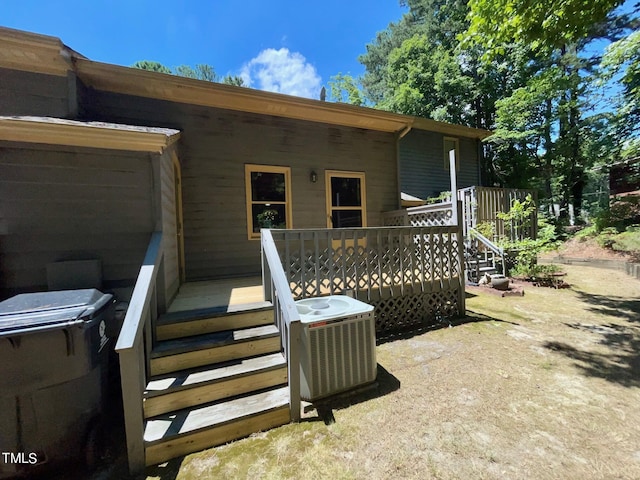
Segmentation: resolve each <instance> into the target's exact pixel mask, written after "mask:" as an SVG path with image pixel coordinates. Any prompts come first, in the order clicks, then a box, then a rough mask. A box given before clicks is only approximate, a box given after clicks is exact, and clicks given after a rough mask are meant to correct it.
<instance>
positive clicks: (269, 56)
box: [240, 48, 322, 98]
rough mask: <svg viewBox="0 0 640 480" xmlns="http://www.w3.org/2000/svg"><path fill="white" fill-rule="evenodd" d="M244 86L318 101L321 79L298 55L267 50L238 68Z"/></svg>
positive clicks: (282, 50) (284, 51)
mask: <svg viewBox="0 0 640 480" xmlns="http://www.w3.org/2000/svg"><path fill="white" fill-rule="evenodd" d="M240 76H241V77H242V79H243V80H244V83H245V85H248V86H250V87H253V88H258V89H260V90H266V91H268V92H277V93H286V94H289V95H295V96H298V97H306V98H318V97H319V95H320V89H321V88H322V79H321V78H320V75H318V72H317V71H316V68H315V67H314V66H313V65H312V64H311V63H308V62H307V59H306V58H304V56H303V55H302V54H300V53H298V52H290V51H289V49H287V48H281V49H279V50H275V49H273V48H267V49H266V50H263V51H261V52H260V53H259V54H258V56H256V57H255V58H253V59H251V60H250V61H249V62H248V63H247V64H245V66H244V67H243V68H242V72H241V73H240Z"/></svg>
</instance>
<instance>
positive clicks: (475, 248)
mask: <svg viewBox="0 0 640 480" xmlns="http://www.w3.org/2000/svg"><path fill="white" fill-rule="evenodd" d="M465 262H466V272H467V280H468V281H469V282H471V283H477V282H478V281H479V280H480V272H481V266H480V264H481V263H482V262H484V263H485V264H487V265H486V266H487V267H490V268H492V269H493V270H497V271H499V272H501V273H502V274H505V275H506V273H507V267H506V254H505V252H504V249H503V248H501V247H499V246H497V245H496V244H495V243H493V242H492V241H491V240H489V239H488V238H486V237H485V236H484V235H482V234H481V233H480V232H478V231H477V230H476V229H475V228H469V235H468V236H467V239H466V241H465Z"/></svg>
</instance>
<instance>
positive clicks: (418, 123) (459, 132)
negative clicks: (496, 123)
mask: <svg viewBox="0 0 640 480" xmlns="http://www.w3.org/2000/svg"><path fill="white" fill-rule="evenodd" d="M413 128H416V129H419V130H427V131H429V132H438V133H443V134H445V135H451V136H453V137H467V138H477V139H479V140H482V139H485V138H487V137H488V136H489V135H491V133H492V132H491V131H490V130H483V129H481V128H471V127H466V126H464V125H454V124H453V123H445V122H438V121H436V120H430V119H428V118H418V117H416V118H415V120H414V122H413Z"/></svg>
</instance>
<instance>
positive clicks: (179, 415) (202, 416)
mask: <svg viewBox="0 0 640 480" xmlns="http://www.w3.org/2000/svg"><path fill="white" fill-rule="evenodd" d="M288 405H289V389H288V387H280V388H277V389H272V390H267V391H266V392H261V393H257V394H253V395H246V396H242V397H239V398H235V399H233V400H230V401H223V402H219V403H214V404H212V405H205V406H198V407H196V408H191V409H184V410H179V411H177V412H172V413H170V414H164V415H159V416H157V417H153V418H150V419H148V420H147V422H146V425H145V431H144V441H145V443H146V444H147V447H148V446H150V445H152V444H154V443H161V442H165V441H169V440H171V439H173V438H176V437H180V436H181V435H188V434H191V433H195V432H196V431H199V430H205V429H208V428H214V427H216V426H220V425H223V424H228V423H231V422H234V421H241V420H242V419H246V418H249V417H251V416H254V415H259V414H261V413H264V412H268V411H271V410H276V409H280V408H285V407H286V408H287V409H288Z"/></svg>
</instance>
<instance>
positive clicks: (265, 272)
mask: <svg viewBox="0 0 640 480" xmlns="http://www.w3.org/2000/svg"><path fill="white" fill-rule="evenodd" d="M260 256H261V259H262V293H263V295H264V301H265V302H272V301H273V284H272V283H271V270H270V269H269V262H267V257H265V254H264V245H263V244H262V242H260Z"/></svg>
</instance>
